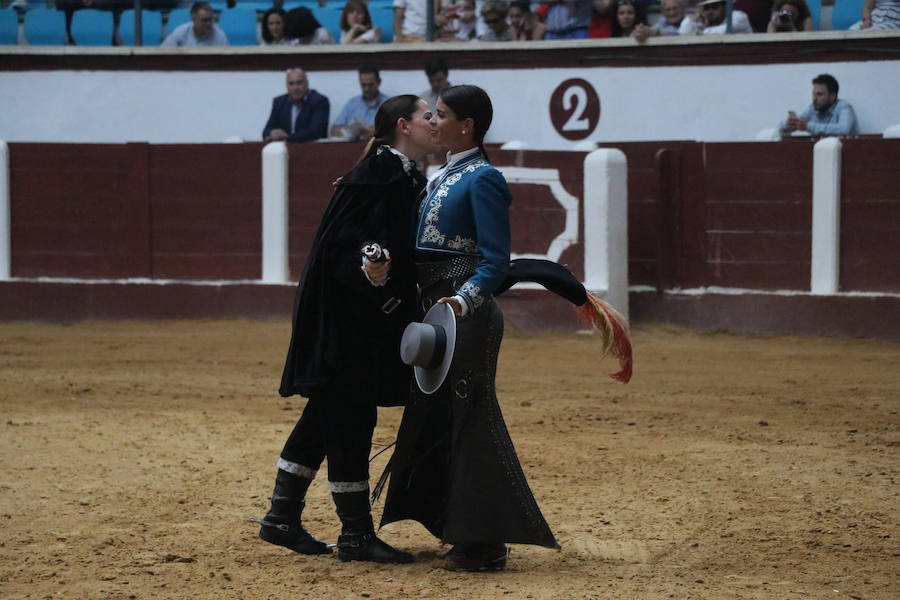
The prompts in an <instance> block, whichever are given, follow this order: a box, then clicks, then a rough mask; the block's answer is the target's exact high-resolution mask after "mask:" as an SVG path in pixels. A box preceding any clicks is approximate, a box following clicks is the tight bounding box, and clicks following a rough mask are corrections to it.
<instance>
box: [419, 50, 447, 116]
mask: <svg viewBox="0 0 900 600" xmlns="http://www.w3.org/2000/svg"><path fill="white" fill-rule="evenodd" d="M449 75H450V70H449V68H448V67H447V63H446V62H445V61H444V59H443V58H435V59H432V60H429V61H428V62H427V63H425V76H426V77H428V86H429V87H428V89H427V90H425V91H424V92H422V93H421V94H419V98H421V99H422V100H424V101H425V102H427V103H428V106H430V107H431V108H432V109H433V108H434V107H435V106H437V99H438V96H440V95H441V93H442V92H443V91H444V90H446V89H448V88H449V87H450V86H452V85H453V84H452V83H450V80H449V79H447V77H448V76H449Z"/></svg>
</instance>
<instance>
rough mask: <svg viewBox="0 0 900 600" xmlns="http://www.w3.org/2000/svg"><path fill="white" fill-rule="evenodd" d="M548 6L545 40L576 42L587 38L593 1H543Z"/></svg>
mask: <svg viewBox="0 0 900 600" xmlns="http://www.w3.org/2000/svg"><path fill="white" fill-rule="evenodd" d="M544 2H545V3H546V4H547V5H548V7H549V8H548V10H547V29H546V31H545V33H544V39H545V40H576V39H586V38H587V37H588V36H589V32H588V27H589V26H590V24H591V11H592V10H593V6H594V2H593V0H544Z"/></svg>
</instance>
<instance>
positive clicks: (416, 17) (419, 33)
mask: <svg viewBox="0 0 900 600" xmlns="http://www.w3.org/2000/svg"><path fill="white" fill-rule="evenodd" d="M440 4H441V3H440V2H435V3H434V10H435V24H436V25H437V23H438V19H439V18H440ZM427 16H428V3H427V2H426V1H425V0H394V41H395V42H400V43H411V42H424V41H425V36H426V32H425V28H426V26H427V22H426V18H427Z"/></svg>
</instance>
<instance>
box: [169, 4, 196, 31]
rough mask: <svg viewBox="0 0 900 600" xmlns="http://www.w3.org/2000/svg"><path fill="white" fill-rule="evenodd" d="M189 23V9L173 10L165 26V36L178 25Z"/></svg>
mask: <svg viewBox="0 0 900 600" xmlns="http://www.w3.org/2000/svg"><path fill="white" fill-rule="evenodd" d="M190 22H191V9H189V8H176V9H175V10H173V11H172V12H170V13H169V17H168V24H167V25H166V31H165V34H166V35H169V34H170V33H172V32H173V31H174V30H175V28H176V27H178V26H179V25H183V24H185V23H190Z"/></svg>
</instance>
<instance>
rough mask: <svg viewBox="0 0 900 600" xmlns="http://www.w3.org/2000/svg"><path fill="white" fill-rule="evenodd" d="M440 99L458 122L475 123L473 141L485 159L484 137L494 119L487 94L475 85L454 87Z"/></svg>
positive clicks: (442, 93)
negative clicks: (465, 120)
mask: <svg viewBox="0 0 900 600" xmlns="http://www.w3.org/2000/svg"><path fill="white" fill-rule="evenodd" d="M440 99H441V100H442V101H443V102H444V104H446V105H447V106H448V107H450V110H452V111H453V114H454V115H456V118H457V119H459V120H460V121H462V120H463V119H469V118H471V119H472V121H473V122H474V123H475V130H474V131H473V132H472V134H473V139H474V140H475V143H476V144H478V148H479V149H480V150H481V153H482V154H484V157H485V158H487V157H488V155H487V152H486V151H485V149H484V136H485V134H487V131H488V129H489V128H490V126H491V121H492V120H493V119H494V107H493V105H492V104H491V99H490V97H489V96H488V95H487V92H485V91H484V90H483V89H481V88H480V87H478V86H475V85H454V86H453V87H450V88H447V89H446V90H445V91H443V92H441V96H440Z"/></svg>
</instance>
